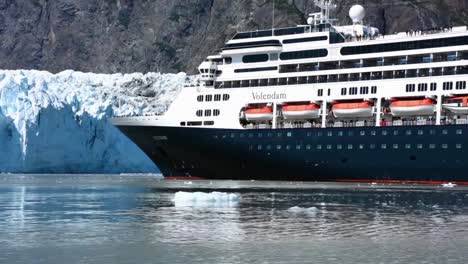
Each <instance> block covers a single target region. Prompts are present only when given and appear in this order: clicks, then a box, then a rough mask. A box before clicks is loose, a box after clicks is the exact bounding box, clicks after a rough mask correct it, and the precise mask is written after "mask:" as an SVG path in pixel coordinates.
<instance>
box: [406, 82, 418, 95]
mask: <svg viewBox="0 0 468 264" xmlns="http://www.w3.org/2000/svg"><path fill="white" fill-rule="evenodd" d="M415 91H416V85H415V84H407V85H406V92H407V93H411V92H415Z"/></svg>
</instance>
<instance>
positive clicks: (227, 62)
mask: <svg viewBox="0 0 468 264" xmlns="http://www.w3.org/2000/svg"><path fill="white" fill-rule="evenodd" d="M231 63H232V58H231V57H226V58H224V64H231Z"/></svg>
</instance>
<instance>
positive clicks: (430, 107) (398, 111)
mask: <svg viewBox="0 0 468 264" xmlns="http://www.w3.org/2000/svg"><path fill="white" fill-rule="evenodd" d="M390 111H391V113H392V115H393V116H412V115H432V114H434V111H435V108H434V100H432V99H429V98H425V99H418V100H398V101H393V102H392V103H391V104H390Z"/></svg>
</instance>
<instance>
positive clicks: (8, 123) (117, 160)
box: [0, 70, 187, 173]
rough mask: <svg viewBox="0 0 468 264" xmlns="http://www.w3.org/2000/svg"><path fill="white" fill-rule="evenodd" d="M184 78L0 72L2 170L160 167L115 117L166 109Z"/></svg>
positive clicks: (145, 169) (107, 170) (125, 170)
mask: <svg viewBox="0 0 468 264" xmlns="http://www.w3.org/2000/svg"><path fill="white" fill-rule="evenodd" d="M186 79H187V76H186V74H184V73H179V74H159V73H148V74H141V73H135V74H125V75H122V74H112V75H107V74H93V73H81V72H74V71H64V72H61V73H58V74H51V73H48V72H41V71H23V70H18V71H6V70H4V71H3V70H0V172H4V173H157V172H158V169H157V167H156V166H155V165H154V164H153V163H152V162H151V160H150V159H149V158H148V157H147V156H146V155H145V154H144V153H143V152H142V151H141V150H140V149H139V148H138V147H137V146H136V145H135V144H133V143H132V142H131V141H130V140H129V139H127V138H126V137H125V136H124V135H123V134H121V133H120V132H119V131H118V129H117V128H115V127H114V126H112V124H111V123H110V121H109V118H110V117H112V116H113V115H133V114H148V113H163V112H164V111H166V110H167V108H168V106H169V105H170V103H171V102H172V100H173V99H174V98H175V97H176V95H177V94H178V92H179V91H180V89H181V87H183V84H184V82H185V81H186Z"/></svg>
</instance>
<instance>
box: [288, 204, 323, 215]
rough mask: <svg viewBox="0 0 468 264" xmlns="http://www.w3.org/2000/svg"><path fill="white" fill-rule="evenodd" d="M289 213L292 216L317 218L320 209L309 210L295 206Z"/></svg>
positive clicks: (310, 208)
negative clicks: (301, 215)
mask: <svg viewBox="0 0 468 264" xmlns="http://www.w3.org/2000/svg"><path fill="white" fill-rule="evenodd" d="M288 212H289V213H292V214H297V215H300V214H303V215H308V216H315V215H317V213H318V209H317V207H314V206H313V207H308V208H304V207H300V206H293V207H291V208H289V209H288Z"/></svg>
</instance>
